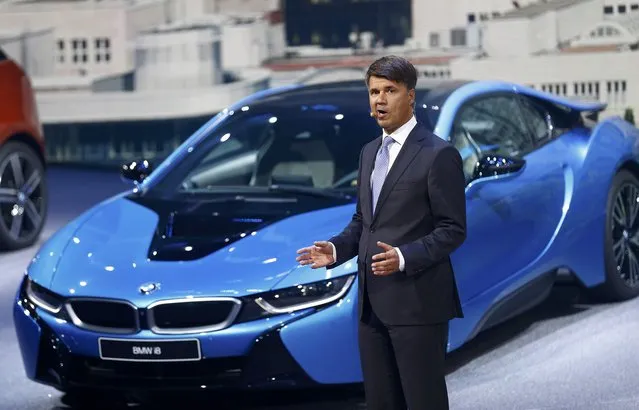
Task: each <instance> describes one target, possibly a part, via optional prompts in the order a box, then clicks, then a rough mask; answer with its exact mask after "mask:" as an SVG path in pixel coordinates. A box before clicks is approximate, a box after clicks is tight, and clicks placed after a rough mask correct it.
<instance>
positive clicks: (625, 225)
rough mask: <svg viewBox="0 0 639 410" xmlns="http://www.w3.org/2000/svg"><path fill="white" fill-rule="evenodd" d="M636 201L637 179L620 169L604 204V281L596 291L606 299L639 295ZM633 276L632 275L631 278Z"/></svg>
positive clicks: (638, 225)
mask: <svg viewBox="0 0 639 410" xmlns="http://www.w3.org/2000/svg"><path fill="white" fill-rule="evenodd" d="M637 201H639V179H637V177H635V176H634V175H633V174H632V173H630V172H629V171H626V170H621V171H620V172H619V173H617V175H615V177H614V179H613V181H612V184H611V186H610V190H609V192H608V201H607V205H606V232H605V240H604V260H605V268H606V278H605V282H604V284H603V285H602V286H601V287H600V289H599V293H600V294H601V296H603V298H605V299H606V300H610V301H623V300H628V299H632V298H634V297H636V296H638V295H639V202H637ZM634 207H637V208H634ZM633 210H634V211H635V212H637V215H636V216H635V217H634V218H631V216H629V215H630V214H631V212H630V211H633ZM624 215H625V217H624ZM632 219H634V220H632ZM633 273H634V275H633ZM633 276H635V277H634V279H633Z"/></svg>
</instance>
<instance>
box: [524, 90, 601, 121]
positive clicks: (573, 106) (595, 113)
mask: <svg viewBox="0 0 639 410" xmlns="http://www.w3.org/2000/svg"><path fill="white" fill-rule="evenodd" d="M518 91H519V92H521V93H522V94H528V95H530V96H531V97H537V98H540V99H542V100H546V101H549V102H552V103H555V104H557V105H560V106H562V107H564V108H566V109H569V110H571V111H576V112H579V113H580V114H582V115H583V116H584V117H586V118H588V119H593V118H594V121H596V120H597V118H599V113H601V112H602V111H604V110H605V109H606V108H607V107H608V104H607V103H602V102H600V101H588V100H580V99H575V98H567V97H563V96H560V95H556V94H550V93H547V92H543V91H539V90H536V89H534V88H529V87H521V88H520V89H519V90H518Z"/></svg>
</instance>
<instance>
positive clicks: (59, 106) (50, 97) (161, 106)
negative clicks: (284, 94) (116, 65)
mask: <svg viewBox="0 0 639 410" xmlns="http://www.w3.org/2000/svg"><path fill="white" fill-rule="evenodd" d="M241 77H242V78H241V80H240V81H238V82H234V83H229V84H220V85H217V86H214V87H208V88H202V89H196V90H193V89H181V90H179V89H178V90H148V91H142V92H101V93H94V94H83V93H73V92H71V93H37V94H36V100H37V103H38V111H39V113H40V118H41V119H42V122H43V123H45V124H54V123H75V122H101V121H125V120H126V121H135V120H149V119H152V120H157V119H161V118H180V117H195V116H200V115H207V114H211V113H216V112H219V111H222V110H223V109H224V108H226V107H228V106H229V105H231V104H233V103H235V102H237V101H238V100H240V99H242V98H244V97H246V96H248V95H250V94H253V93H255V92H257V91H260V90H264V89H266V88H269V87H270V81H269V80H270V72H269V71H268V70H263V69H254V70H246V71H243V72H242V73H241Z"/></svg>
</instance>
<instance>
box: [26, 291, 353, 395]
mask: <svg viewBox="0 0 639 410" xmlns="http://www.w3.org/2000/svg"><path fill="white" fill-rule="evenodd" d="M356 292H357V290H356V289H355V287H353V288H352V289H350V291H349V292H348V293H347V296H346V297H345V298H344V299H343V300H342V301H340V302H338V303H335V304H333V305H330V306H327V307H324V308H323V309H321V310H317V311H316V310H308V311H304V312H302V313H298V314H295V315H283V316H280V317H272V318H270V319H262V320H258V321H254V322H248V323H242V324H239V325H235V326H232V327H230V328H227V329H224V330H221V331H216V332H211V333H207V334H198V335H196V337H197V338H198V340H199V342H200V346H201V350H202V360H199V361H191V362H127V361H111V360H102V359H100V356H99V348H98V339H99V338H100V337H113V336H114V335H110V334H101V333H97V332H92V331H87V330H84V329H79V328H77V327H75V326H74V325H73V324H72V323H69V322H66V321H63V320H60V319H58V318H56V317H54V316H52V315H51V314H49V313H48V312H47V311H44V310H42V309H40V308H39V307H36V306H33V305H32V304H31V303H29V301H28V300H27V299H26V298H25V296H24V294H22V293H21V291H19V292H18V294H17V295H16V300H15V304H14V322H15V328H16V333H17V337H18V342H19V346H20V350H21V354H22V359H23V363H24V367H25V371H26V374H27V377H28V378H30V379H31V380H34V381H36V382H39V383H43V384H47V385H50V386H53V387H55V388H57V389H58V390H61V391H69V390H73V389H82V388H88V389H107V390H127V391H138V390H156V389H158V390H163V391H167V390H199V391H202V390H215V389H224V390H236V389H237V390H244V389H267V390H270V389H282V388H284V389H286V388H306V387H312V386H318V385H321V384H341V383H357V382H359V381H361V375H360V373H359V360H358V359H359V357H358V354H357V350H356V337H354V336H356V333H355V329H356V327H355V326H353V320H354V319H355V318H356V306H355V303H354V301H355V300H356V299H355V298H354V297H352V296H353V294H356ZM347 301H348V302H347ZM340 321H341V322H344V323H343V324H342V325H340ZM335 326H337V327H338V330H335V331H333V332H332V333H330V334H329V333H327V332H326V330H330V329H331V328H333V329H335ZM339 329H341V330H339ZM319 335H322V336H323V337H322V338H320V337H318V336H319ZM116 337H117V336H116ZM175 337H176V338H179V336H175ZM128 338H130V339H153V338H155V339H158V338H159V336H158V335H155V334H152V333H151V332H150V331H143V332H140V333H138V334H136V335H133V336H129V337H128ZM161 339H162V340H166V339H167V337H161ZM354 347H355V350H354Z"/></svg>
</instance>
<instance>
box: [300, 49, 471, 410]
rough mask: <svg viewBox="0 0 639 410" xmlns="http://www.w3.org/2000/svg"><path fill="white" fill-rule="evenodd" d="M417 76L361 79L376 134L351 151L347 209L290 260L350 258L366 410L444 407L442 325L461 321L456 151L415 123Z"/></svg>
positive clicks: (461, 196)
mask: <svg viewBox="0 0 639 410" xmlns="http://www.w3.org/2000/svg"><path fill="white" fill-rule="evenodd" d="M416 83H417V72H416V70H415V67H413V65H412V64H411V63H410V62H408V61H407V60H405V59H403V58H400V57H395V56H389V57H383V58H381V59H379V60H377V61H375V62H374V63H373V64H372V65H371V66H370V67H369V69H368V71H367V74H366V84H367V87H368V91H369V100H370V108H371V110H372V113H371V116H372V117H374V118H375V119H376V120H377V122H378V124H379V125H380V126H381V128H382V130H383V134H382V136H381V137H378V138H376V139H374V140H373V141H371V142H370V143H368V144H366V145H365V146H364V148H363V149H362V151H361V154H360V160H359V161H360V163H359V164H360V165H359V175H358V190H359V192H358V201H357V210H356V212H355V214H354V215H353V218H352V220H351V222H350V223H349V224H348V226H347V227H346V228H345V229H344V230H343V231H342V233H340V234H339V235H337V236H335V237H333V238H331V239H330V240H329V241H318V242H315V243H314V244H313V245H312V246H309V247H306V248H303V249H300V250H299V251H298V254H299V256H298V257H297V260H298V261H299V262H300V264H302V265H311V267H312V268H315V269H317V268H322V267H328V268H333V267H335V266H338V265H340V264H342V263H344V262H346V261H348V260H350V259H351V258H353V257H355V256H357V257H358V258H357V261H358V279H359V280H358V286H359V296H358V297H359V299H358V304H359V315H360V322H359V350H360V354H361V363H362V370H363V375H364V388H365V394H366V399H367V400H366V401H367V403H368V408H369V409H379V410H395V409H406V408H407V407H408V408H410V410H426V409H437V410H440V409H448V407H449V405H448V392H447V388H446V380H445V369H444V358H445V353H446V344H447V338H448V321H449V320H450V319H452V318H454V317H463V314H462V308H461V304H460V301H459V296H458V293H457V286H456V283H455V278H454V272H453V268H452V265H451V261H450V258H449V255H450V254H451V253H452V252H453V251H454V250H455V249H456V248H457V247H459V246H460V245H461V244H462V243H463V241H464V240H465V238H466V198H465V193H464V187H465V180H464V173H463V170H462V160H461V156H460V154H459V153H458V151H457V150H456V149H455V148H454V147H453V146H452V145H450V144H449V143H447V142H446V141H444V140H442V139H440V138H438V137H437V136H435V135H433V134H432V133H431V132H429V131H428V130H427V129H426V128H424V127H422V126H421V125H420V124H418V123H417V121H416V119H415V116H414V113H413V110H414V105H415V85H416Z"/></svg>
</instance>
